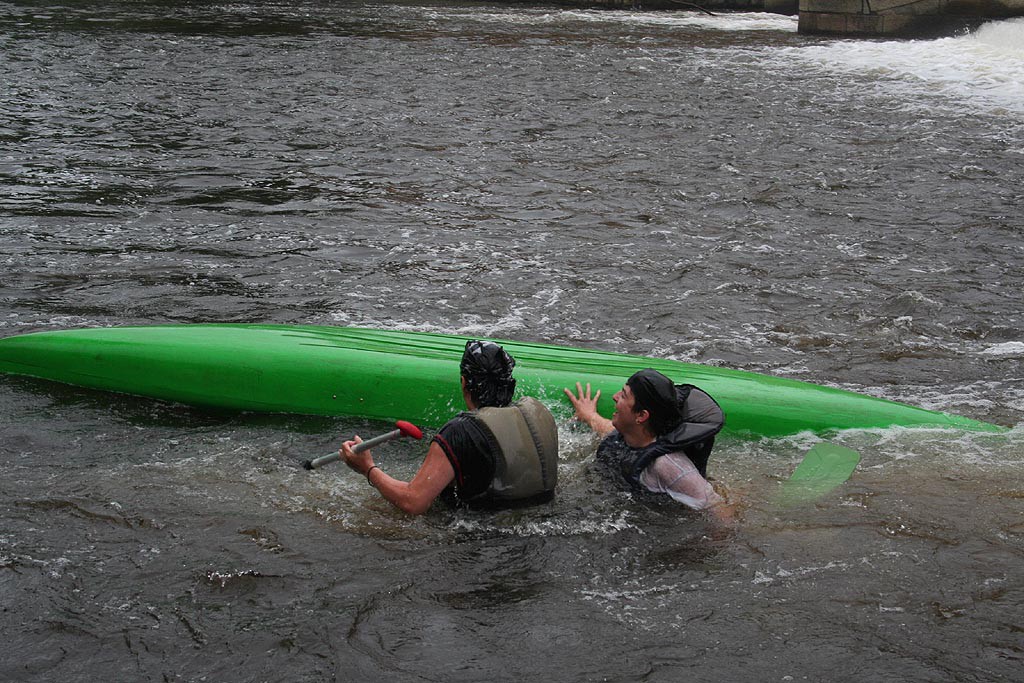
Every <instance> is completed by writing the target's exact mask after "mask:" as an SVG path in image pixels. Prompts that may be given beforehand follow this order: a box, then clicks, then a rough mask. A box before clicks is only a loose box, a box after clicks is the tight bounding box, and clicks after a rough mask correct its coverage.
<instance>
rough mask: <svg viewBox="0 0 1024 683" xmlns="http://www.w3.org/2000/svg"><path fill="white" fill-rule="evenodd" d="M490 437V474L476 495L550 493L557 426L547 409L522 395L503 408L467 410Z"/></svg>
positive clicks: (504, 498) (514, 497) (533, 495)
mask: <svg viewBox="0 0 1024 683" xmlns="http://www.w3.org/2000/svg"><path fill="white" fill-rule="evenodd" d="M470 415H472V417H473V418H474V419H475V420H476V421H477V423H478V424H479V425H481V426H482V427H483V431H484V433H485V434H487V436H488V437H489V439H488V440H489V441H491V448H492V452H493V453H494V454H495V458H494V478H493V479H492V480H491V485H490V487H488V489H487V490H486V491H485V492H484V493H483V494H481V495H480V496H479V497H478V498H484V499H490V500H493V501H513V500H524V499H528V498H540V497H545V496H546V497H550V495H551V494H553V493H554V490H555V485H556V484H557V483H558V427H557V426H556V425H555V418H554V417H552V415H551V412H550V411H549V410H548V409H547V408H545V407H544V404H542V403H541V402H540V401H538V400H537V399H535V398H531V397H526V398H523V399H520V400H518V401H516V402H515V403H513V404H512V405H510V406H506V407H504V408H494V407H488V408H481V409H479V410H477V411H475V412H473V413H470Z"/></svg>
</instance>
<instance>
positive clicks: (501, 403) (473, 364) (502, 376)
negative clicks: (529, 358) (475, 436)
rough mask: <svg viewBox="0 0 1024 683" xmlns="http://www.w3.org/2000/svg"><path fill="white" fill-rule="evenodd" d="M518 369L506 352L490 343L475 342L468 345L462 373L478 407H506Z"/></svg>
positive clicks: (514, 384)
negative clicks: (515, 368)
mask: <svg viewBox="0 0 1024 683" xmlns="http://www.w3.org/2000/svg"><path fill="white" fill-rule="evenodd" d="M515 366H516V362H515V360H513V358H512V356H510V355H508V353H506V352H505V349H503V348H501V347H500V346H499V345H497V344H495V343H494V342H490V341H480V340H476V339H472V340H470V341H468V342H466V350H465V352H463V354H462V362H461V363H460V364H459V371H460V373H461V374H462V376H463V377H464V378H465V380H466V389H467V390H468V391H469V395H470V396H471V397H472V398H473V403H475V404H476V406H477V407H478V408H485V407H488V406H494V407H497V408H503V407H505V406H507V405H508V404H509V403H511V402H512V394H513V392H515V390H516V381H515V379H513V378H512V368H514V367H515Z"/></svg>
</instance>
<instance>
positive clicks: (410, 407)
mask: <svg viewBox="0 0 1024 683" xmlns="http://www.w3.org/2000/svg"><path fill="white" fill-rule="evenodd" d="M467 339H470V337H464V336H457V335H447V334H433V333H425V332H405V331H397V330H373V329H365V328H353V327H322V326H311V325H249V324H189V325H160V326H150V327H114V328H88V329H78V330H58V331H52V332H37V333H32V334H24V335H18V336H14V337H7V338H5V339H0V372H4V373H10V374H16V375H28V376H32V377H39V378H43V379H48V380H54V381H57V382H64V383H67V384H73V385H77V386H82V387H89V388H92V389H102V390H108V391H116V392H121V393H126V394H134V395H139V396H148V397H152V398H157V399H163V400H168V401H177V402H181V403H186V404H191V405H196V406H209V407H217V408H226V409H233V410H244V411H260V412H278V413H296V414H310V415H348V416H357V417H364V418H377V419H382V420H398V419H402V420H408V421H410V422H413V423H416V424H419V425H420V426H423V427H434V428H436V427H439V426H440V425H441V424H443V423H444V422H445V421H447V420H448V419H449V418H450V417H451V416H452V415H454V414H455V413H456V412H458V411H459V410H462V409H463V408H464V404H463V402H462V393H461V389H460V383H459V360H460V359H461V357H462V351H463V348H464V347H465V343H466V340H467ZM495 341H498V342H499V343H501V344H502V345H504V346H505V348H506V349H507V350H508V352H509V353H511V354H512V356H513V357H514V358H515V359H516V363H517V364H516V369H515V373H514V374H515V377H516V379H517V380H518V385H517V394H518V395H530V396H535V397H537V398H538V399H540V400H542V401H544V402H545V403H547V404H548V405H549V406H551V407H552V408H553V409H554V410H555V411H556V413H557V414H560V416H561V417H567V416H568V415H570V414H571V407H570V405H569V402H568V399H567V398H566V396H565V395H564V394H563V393H562V389H563V387H575V385H576V382H583V383H588V382H589V383H590V384H591V386H592V387H593V388H594V389H600V390H601V400H600V403H599V405H598V410H599V411H600V412H601V414H602V415H605V416H611V413H612V410H613V404H612V394H614V393H615V392H616V391H618V390H619V389H620V388H621V387H622V385H623V383H624V382H625V380H626V379H627V378H628V377H629V376H630V375H631V374H633V372H635V371H636V370H639V369H641V368H645V367H650V368H654V369H656V370H659V371H660V372H663V373H664V374H666V375H667V376H669V377H671V378H672V379H673V380H675V381H677V382H680V383H682V382H687V383H690V384H695V385H697V386H699V387H701V388H702V389H704V390H705V391H707V392H708V393H710V394H711V395H712V396H713V397H714V398H715V399H716V400H717V401H718V402H719V404H720V405H721V406H722V408H723V409H724V410H725V413H726V417H727V422H726V428H725V432H726V433H732V434H737V435H748V436H767V437H776V436H786V435H790V434H796V433H798V432H802V431H812V432H816V433H823V432H831V431H835V430H841V429H870V428H884V427H891V426H905V427H943V428H953V429H963V430H971V431H1002V430H1003V429H1004V428H1003V427H999V426H997V425H993V424H989V423H986V422H979V421H977V420H972V419H969V418H965V417H958V416H955V415H949V414H946V413H940V412H935V411H930V410H925V409H923V408H916V407H913V406H909V405H905V404H901V403H895V402H892V401H887V400H884V399H879V398H875V397H871V396H865V395H862V394H857V393H854V392H850V391H844V390H841V389H835V388H831V387H824V386H820V385H816V384H811V383H807V382H801V381H797V380H791V379H785V378H781V377H773V376H770V375H762V374H758V373H752V372H745V371H740V370H730V369H725V368H717V367H710V366H705V365H698V364H694V363H685V362H681V361H674V360H665V359H656V358H647V357H644V356H632V355H627V354H620V353H610V352H606V351H595V350H589V349H578V348H572V347H566V346H555V345H550V344H535V343H524V342H516V341H508V340H500V339H499V340H495Z"/></svg>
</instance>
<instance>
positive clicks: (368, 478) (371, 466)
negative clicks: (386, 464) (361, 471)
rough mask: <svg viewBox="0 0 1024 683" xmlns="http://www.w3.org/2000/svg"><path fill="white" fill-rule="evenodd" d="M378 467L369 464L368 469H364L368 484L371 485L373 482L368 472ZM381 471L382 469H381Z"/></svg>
mask: <svg viewBox="0 0 1024 683" xmlns="http://www.w3.org/2000/svg"><path fill="white" fill-rule="evenodd" d="M379 469H380V468H379V467H377V466H376V465H370V469H368V470H366V483H367V484H369V485H370V486H373V482H372V481H370V472H373V471H374V470H379ZM381 471H383V470H381ZM374 488H376V487H374Z"/></svg>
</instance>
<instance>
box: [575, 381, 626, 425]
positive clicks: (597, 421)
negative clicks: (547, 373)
mask: <svg viewBox="0 0 1024 683" xmlns="http://www.w3.org/2000/svg"><path fill="white" fill-rule="evenodd" d="M563 391H564V392H565V395H566V396H568V397H569V400H570V401H571V402H572V407H573V409H574V410H575V411H576V419H577V420H579V421H580V422H584V423H586V424H587V425H589V426H590V428H591V429H593V430H594V432H595V433H597V435H598V436H607V435H609V434H611V433H612V432H613V431H615V427H613V426H612V421H611V420H609V419H607V418H604V417H601V416H600V415H599V414H598V413H597V399H599V398H601V390H600V389H598V390H597V393H596V394H594V395H593V397H591V395H590V384H589V383H587V388H586V390H584V389H583V385H582V384H580V383H579V382H576V393H575V394H574V393H572V391H570V390H569V389H563Z"/></svg>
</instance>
